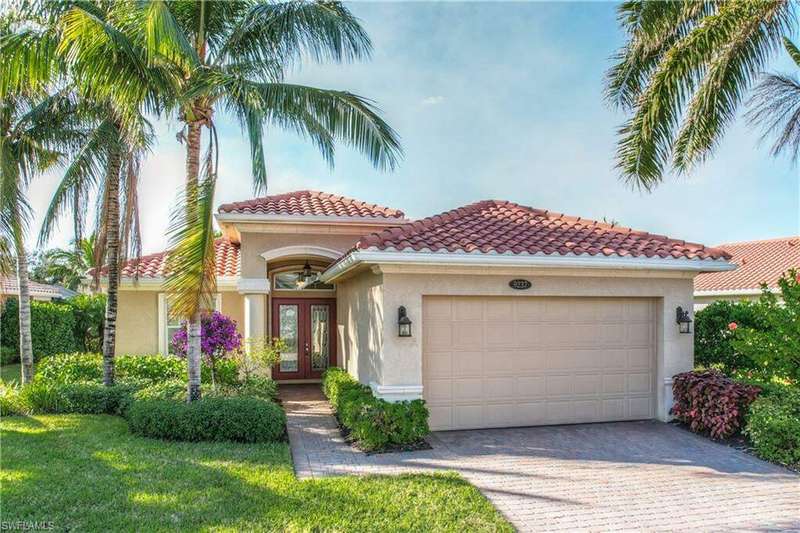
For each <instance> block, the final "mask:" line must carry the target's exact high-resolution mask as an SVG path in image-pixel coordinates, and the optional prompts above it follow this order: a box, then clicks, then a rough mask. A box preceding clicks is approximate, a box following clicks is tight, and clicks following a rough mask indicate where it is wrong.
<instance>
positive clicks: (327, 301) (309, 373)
mask: <svg viewBox="0 0 800 533" xmlns="http://www.w3.org/2000/svg"><path fill="white" fill-rule="evenodd" d="M271 300H272V302H271V305H270V326H271V332H272V336H273V337H277V336H278V334H279V333H280V327H279V324H278V320H279V319H280V313H278V307H279V306H280V305H287V304H288V305H297V311H298V317H297V343H298V346H297V348H298V352H299V353H298V361H297V372H281V370H280V362H279V363H277V364H276V365H275V366H273V367H272V377H273V379H276V380H280V381H292V380H309V379H320V378H321V377H322V371H314V370H312V369H311V353H310V351H306V350H305V349H304V346H305V345H306V343H308V344H309V345H310V341H311V312H310V310H311V306H312V305H320V304H322V305H328V310H329V311H328V323H329V327H328V368H331V367H334V366H336V349H337V342H336V298H284V297H273V298H271Z"/></svg>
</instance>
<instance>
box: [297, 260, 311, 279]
mask: <svg viewBox="0 0 800 533" xmlns="http://www.w3.org/2000/svg"><path fill="white" fill-rule="evenodd" d="M313 275H314V273H313V272H311V265H310V264H308V259H306V264H305V265H303V273H302V274H300V279H301V280H303V281H309V280H310V279H311V277H312V276H313Z"/></svg>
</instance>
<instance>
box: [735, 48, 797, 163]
mask: <svg viewBox="0 0 800 533" xmlns="http://www.w3.org/2000/svg"><path fill="white" fill-rule="evenodd" d="M784 46H785V48H786V51H787V52H788V53H789V57H791V58H792V60H793V61H794V63H795V65H797V67H798V69H800V48H798V47H797V46H796V45H795V44H794V43H792V41H790V40H789V39H784ZM748 104H749V106H750V110H749V111H748V112H747V118H748V120H749V121H750V123H751V124H756V125H759V126H761V127H762V128H763V130H764V138H766V137H769V136H776V137H777V138H776V139H775V142H774V143H773V144H772V148H771V150H770V153H771V154H772V155H773V156H778V155H780V154H783V153H788V155H789V157H790V159H791V160H792V162H793V163H797V161H798V158H800V79H798V77H797V75H792V74H768V75H766V76H765V77H764V79H763V80H761V82H760V83H759V84H758V86H756V88H755V90H754V91H753V96H752V98H750V101H749V102H748Z"/></svg>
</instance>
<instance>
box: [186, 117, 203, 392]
mask: <svg viewBox="0 0 800 533" xmlns="http://www.w3.org/2000/svg"><path fill="white" fill-rule="evenodd" d="M188 130H189V131H188V135H187V151H186V192H187V194H190V195H192V197H190V198H188V201H187V203H186V204H187V209H194V210H196V209H197V205H196V200H197V198H196V196H197V195H196V193H197V187H198V178H199V175H200V134H201V126H200V123H198V122H196V121H192V122H189V125H188ZM195 216H197V215H196V213H195ZM187 328H188V330H187V338H188V339H187V340H188V345H187V347H186V362H187V366H188V373H189V376H188V377H189V386H188V390H187V398H186V400H187V401H189V402H193V401H195V400H199V399H200V371H201V364H202V357H201V353H200V335H201V331H200V313H199V312H197V313H195V314H194V316H191V317H189V323H188V325H187Z"/></svg>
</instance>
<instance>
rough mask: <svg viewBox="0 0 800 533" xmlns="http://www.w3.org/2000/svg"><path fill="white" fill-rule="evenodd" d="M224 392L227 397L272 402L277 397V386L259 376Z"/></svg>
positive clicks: (273, 382)
mask: <svg viewBox="0 0 800 533" xmlns="http://www.w3.org/2000/svg"><path fill="white" fill-rule="evenodd" d="M226 390H227V394H229V395H238V396H252V397H254V398H261V399H263V400H274V399H275V398H277V397H278V385H277V384H276V383H275V381H273V380H272V379H270V378H265V377H261V376H250V377H248V378H245V379H243V380H242V381H241V383H239V384H238V385H237V386H234V387H228V388H227V389H226Z"/></svg>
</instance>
